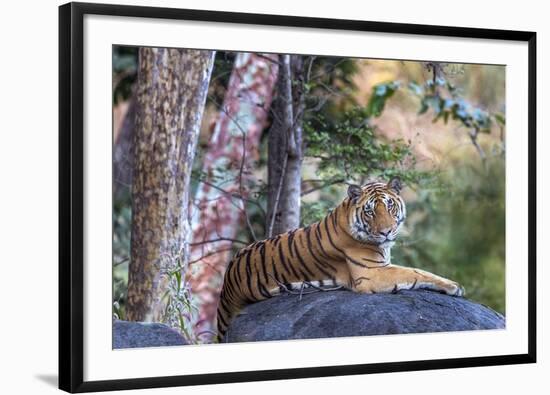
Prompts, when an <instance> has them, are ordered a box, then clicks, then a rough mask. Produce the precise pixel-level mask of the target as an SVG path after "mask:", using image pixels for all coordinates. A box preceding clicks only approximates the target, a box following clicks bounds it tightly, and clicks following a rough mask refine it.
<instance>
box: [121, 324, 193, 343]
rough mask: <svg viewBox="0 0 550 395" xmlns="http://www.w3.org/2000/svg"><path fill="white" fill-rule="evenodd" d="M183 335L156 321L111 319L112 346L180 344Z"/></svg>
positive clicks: (183, 341)
mask: <svg viewBox="0 0 550 395" xmlns="http://www.w3.org/2000/svg"><path fill="white" fill-rule="evenodd" d="M185 344H187V343H186V341H185V339H184V338H183V336H182V335H181V334H180V333H178V332H177V331H175V330H174V329H172V328H170V327H169V326H168V325H164V324H159V323H156V322H130V321H120V320H114V321H113V348H115V349H117V348H136V347H163V346H182V345H185Z"/></svg>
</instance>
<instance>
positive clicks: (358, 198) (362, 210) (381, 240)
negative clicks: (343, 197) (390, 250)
mask: <svg viewBox="0 0 550 395" xmlns="http://www.w3.org/2000/svg"><path fill="white" fill-rule="evenodd" d="M401 188H402V185H401V181H400V180H399V178H392V179H391V180H390V181H389V182H388V183H385V182H369V183H367V184H365V185H364V186H362V187H360V186H358V185H350V186H349V188H348V199H349V202H350V205H349V210H348V216H349V218H348V221H349V227H350V230H351V234H352V236H353V237H354V238H355V239H356V240H357V241H359V242H362V243H368V244H376V245H388V246H391V245H392V244H393V242H394V241H395V239H396V237H397V234H398V233H399V229H400V228H401V225H402V224H403V222H404V221H405V217H406V210H405V202H404V201H403V199H402V198H401V196H400V195H399V192H400V191H401Z"/></svg>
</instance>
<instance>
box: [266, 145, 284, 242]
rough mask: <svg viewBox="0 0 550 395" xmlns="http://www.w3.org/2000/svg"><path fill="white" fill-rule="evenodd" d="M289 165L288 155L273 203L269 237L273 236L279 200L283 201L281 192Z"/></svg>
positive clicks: (268, 231)
mask: <svg viewBox="0 0 550 395" xmlns="http://www.w3.org/2000/svg"><path fill="white" fill-rule="evenodd" d="M287 163H288V154H287V155H285V156H284V158H283V166H282V167H281V174H280V177H279V185H277V193H276V195H275V202H274V203H273V211H272V212H271V220H270V221H269V227H268V228H267V237H271V236H273V226H274V225H275V217H276V216H277V210H278V209H279V200H280V199H281V191H282V190H283V182H284V179H285V176H286V165H287Z"/></svg>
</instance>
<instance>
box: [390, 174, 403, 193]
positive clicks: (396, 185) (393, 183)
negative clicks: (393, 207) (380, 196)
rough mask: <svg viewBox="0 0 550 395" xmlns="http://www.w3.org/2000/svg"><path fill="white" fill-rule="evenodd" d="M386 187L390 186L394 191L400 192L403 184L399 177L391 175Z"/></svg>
mask: <svg viewBox="0 0 550 395" xmlns="http://www.w3.org/2000/svg"><path fill="white" fill-rule="evenodd" d="M388 188H390V189H391V190H393V191H394V192H396V193H399V192H401V189H403V184H402V183H401V179H400V178H399V177H393V178H392V179H391V180H390V181H389V182H388Z"/></svg>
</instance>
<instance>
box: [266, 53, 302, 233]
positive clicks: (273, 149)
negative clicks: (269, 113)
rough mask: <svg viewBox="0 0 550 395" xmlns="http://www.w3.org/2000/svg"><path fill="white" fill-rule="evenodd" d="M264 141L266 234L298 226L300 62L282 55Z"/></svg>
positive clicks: (300, 57)
mask: <svg viewBox="0 0 550 395" xmlns="http://www.w3.org/2000/svg"><path fill="white" fill-rule="evenodd" d="M282 59H283V60H282V63H283V67H281V70H280V71H279V80H278V84H277V88H278V96H277V99H276V100H275V103H274V106H273V107H274V108H273V119H274V120H273V125H272V126H271V129H270V130H269V140H268V196H267V219H266V220H267V226H266V228H267V236H268V237H271V236H273V235H277V234H280V233H284V232H286V231H288V230H291V229H295V228H298V227H299V226H300V195H301V181H302V178H301V171H302V161H303V149H304V147H303V138H302V120H303V114H304V93H303V91H304V86H303V84H304V62H303V57H302V56H299V55H284V56H283V57H282Z"/></svg>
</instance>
